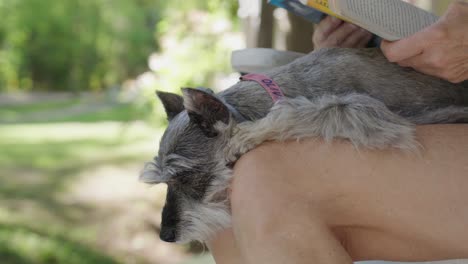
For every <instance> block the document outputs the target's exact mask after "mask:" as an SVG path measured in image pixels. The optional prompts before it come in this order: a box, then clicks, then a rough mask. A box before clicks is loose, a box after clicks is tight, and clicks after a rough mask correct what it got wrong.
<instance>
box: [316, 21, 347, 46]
mask: <svg viewBox="0 0 468 264" xmlns="http://www.w3.org/2000/svg"><path fill="white" fill-rule="evenodd" d="M342 23H343V21H341V20H339V19H337V18H334V17H331V16H327V17H325V18H324V19H323V20H322V21H321V22H320V23H319V24H318V25H317V27H316V28H315V31H314V35H313V36H312V42H313V43H314V44H315V45H319V44H320V43H321V42H322V41H324V40H326V39H327V37H328V35H330V33H331V32H333V30H335V29H336V28H337V27H338V26H340V25H341V24H342Z"/></svg>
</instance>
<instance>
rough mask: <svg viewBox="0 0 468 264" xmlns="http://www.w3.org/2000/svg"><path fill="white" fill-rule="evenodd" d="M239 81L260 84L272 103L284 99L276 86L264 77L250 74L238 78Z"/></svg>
mask: <svg viewBox="0 0 468 264" xmlns="http://www.w3.org/2000/svg"><path fill="white" fill-rule="evenodd" d="M240 79H241V81H254V82H257V83H258V84H260V85H261V86H262V87H263V88H264V89H265V90H266V91H267V92H268V94H270V96H271V99H272V100H273V102H276V101H278V100H279V99H281V98H283V97H284V94H283V92H282V91H281V89H280V87H279V86H278V84H276V83H275V81H273V80H272V79H270V78H268V77H267V76H265V75H261V74H255V73H250V74H246V75H244V76H241V77H240Z"/></svg>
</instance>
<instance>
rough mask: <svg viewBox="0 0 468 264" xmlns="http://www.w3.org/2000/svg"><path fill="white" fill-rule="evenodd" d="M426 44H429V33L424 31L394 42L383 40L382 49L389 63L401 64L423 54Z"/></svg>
mask: <svg viewBox="0 0 468 264" xmlns="http://www.w3.org/2000/svg"><path fill="white" fill-rule="evenodd" d="M425 42H427V32H426V31H425V30H423V31H421V32H418V33H416V34H414V35H412V36H409V37H407V38H404V39H400V40H397V41H394V42H390V41H387V40H383V41H382V44H381V46H380V48H381V49H382V52H383V53H384V55H385V57H387V59H388V60H389V61H391V62H399V61H402V60H405V59H408V58H411V57H413V56H415V55H418V54H420V53H422V52H423V49H424V46H425Z"/></svg>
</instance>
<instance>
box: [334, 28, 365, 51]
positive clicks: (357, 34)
mask: <svg viewBox="0 0 468 264" xmlns="http://www.w3.org/2000/svg"><path fill="white" fill-rule="evenodd" d="M371 38H372V34H371V33H370V32H369V31H367V30H365V29H358V30H356V31H354V32H352V34H350V35H349V36H348V37H347V38H346V39H345V40H344V41H343V42H342V43H341V45H340V46H341V47H346V48H361V47H365V46H366V44H367V43H368V42H369V40H370V39H371ZM366 40H367V41H366ZM363 42H364V43H363Z"/></svg>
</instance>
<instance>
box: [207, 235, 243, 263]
mask: <svg viewBox="0 0 468 264" xmlns="http://www.w3.org/2000/svg"><path fill="white" fill-rule="evenodd" d="M207 246H208V248H209V249H210V252H211V254H212V255H213V258H214V259H215V261H216V263H217V264H246V263H247V262H246V261H244V260H243V258H242V255H241V252H240V251H239V248H238V247H237V242H236V239H235V238H234V234H233V233H232V229H226V230H223V231H221V232H219V233H218V234H216V237H214V238H213V239H212V240H211V241H208V242H207Z"/></svg>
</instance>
